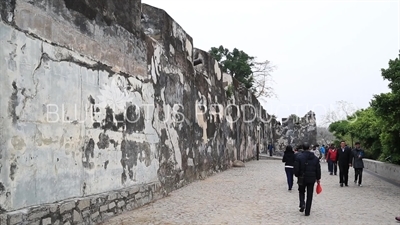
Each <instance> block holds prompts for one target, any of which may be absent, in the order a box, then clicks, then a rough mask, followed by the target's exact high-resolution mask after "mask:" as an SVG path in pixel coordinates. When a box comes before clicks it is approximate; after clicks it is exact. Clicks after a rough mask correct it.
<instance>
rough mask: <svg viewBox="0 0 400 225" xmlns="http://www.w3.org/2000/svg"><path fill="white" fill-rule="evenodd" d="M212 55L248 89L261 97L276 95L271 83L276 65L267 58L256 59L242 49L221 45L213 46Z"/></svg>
mask: <svg viewBox="0 0 400 225" xmlns="http://www.w3.org/2000/svg"><path fill="white" fill-rule="evenodd" d="M209 53H210V54H211V56H212V57H214V59H215V60H217V62H219V63H220V64H221V65H222V70H223V72H225V73H228V74H230V75H231V76H232V77H234V78H235V79H237V80H238V81H239V82H241V83H242V84H243V85H244V86H245V87H246V88H247V89H249V90H250V91H251V92H253V94H254V95H255V96H256V97H257V98H259V97H264V98H270V97H273V96H275V93H274V90H273V88H272V85H271V83H272V82H273V80H272V75H271V73H272V72H273V71H274V69H275V67H274V66H273V65H271V62H270V61H268V60H266V61H262V62H258V61H256V58H255V57H253V56H249V55H248V54H247V53H245V52H244V51H242V50H238V49H237V48H234V49H233V50H232V51H229V49H227V48H224V46H222V45H221V46H219V47H218V48H216V47H212V48H211V50H210V51H209Z"/></svg>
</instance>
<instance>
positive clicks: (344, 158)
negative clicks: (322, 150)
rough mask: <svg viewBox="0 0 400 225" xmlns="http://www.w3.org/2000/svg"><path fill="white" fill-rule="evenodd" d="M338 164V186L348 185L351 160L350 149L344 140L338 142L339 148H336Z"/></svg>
mask: <svg viewBox="0 0 400 225" xmlns="http://www.w3.org/2000/svg"><path fill="white" fill-rule="evenodd" d="M337 154H338V156H337V158H338V164H339V183H340V187H343V185H345V186H346V187H348V186H349V168H350V167H351V161H352V157H353V154H352V150H351V149H350V148H349V147H347V146H346V142H345V141H342V142H340V149H339V150H338V153H337Z"/></svg>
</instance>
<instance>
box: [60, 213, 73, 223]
mask: <svg viewBox="0 0 400 225" xmlns="http://www.w3.org/2000/svg"><path fill="white" fill-rule="evenodd" d="M71 218H72V215H71V213H66V214H64V215H63V216H62V219H63V221H64V222H65V221H66V220H69V219H71Z"/></svg>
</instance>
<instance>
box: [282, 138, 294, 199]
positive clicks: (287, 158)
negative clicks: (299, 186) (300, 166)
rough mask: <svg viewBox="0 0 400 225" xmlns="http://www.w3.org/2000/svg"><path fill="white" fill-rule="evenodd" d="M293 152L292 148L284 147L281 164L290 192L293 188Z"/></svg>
mask: <svg viewBox="0 0 400 225" xmlns="http://www.w3.org/2000/svg"><path fill="white" fill-rule="evenodd" d="M294 158H295V155H294V151H293V148H292V146H290V145H288V146H286V150H285V152H284V154H283V158H282V162H284V163H285V172H286V178H287V184H288V190H289V191H291V190H292V187H293V164H294Z"/></svg>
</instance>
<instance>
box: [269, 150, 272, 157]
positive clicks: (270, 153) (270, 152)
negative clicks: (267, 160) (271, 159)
mask: <svg viewBox="0 0 400 225" xmlns="http://www.w3.org/2000/svg"><path fill="white" fill-rule="evenodd" d="M269 156H272V148H271V149H269Z"/></svg>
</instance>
